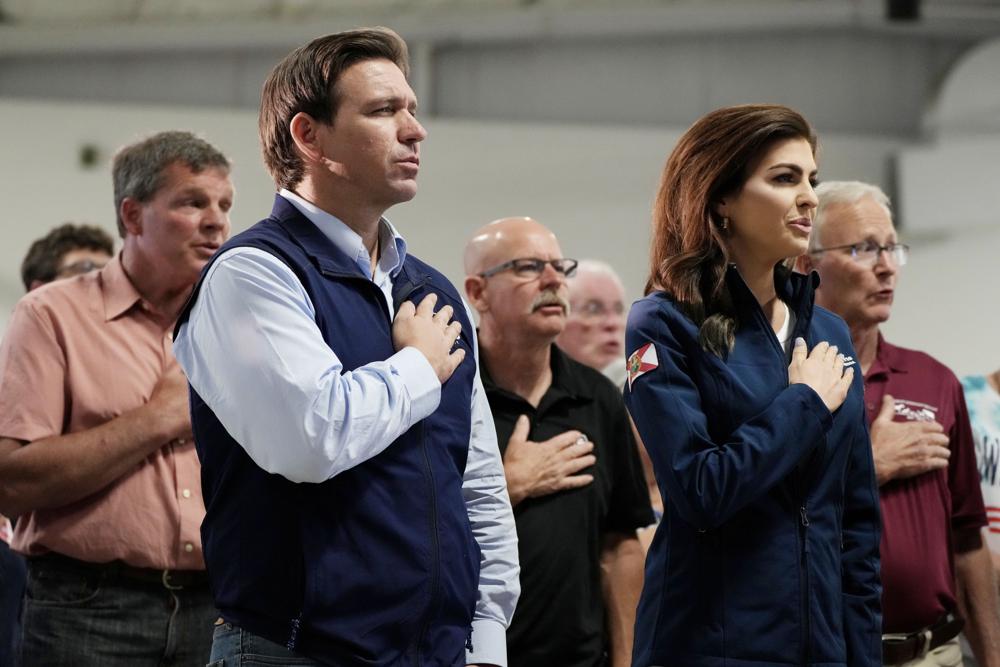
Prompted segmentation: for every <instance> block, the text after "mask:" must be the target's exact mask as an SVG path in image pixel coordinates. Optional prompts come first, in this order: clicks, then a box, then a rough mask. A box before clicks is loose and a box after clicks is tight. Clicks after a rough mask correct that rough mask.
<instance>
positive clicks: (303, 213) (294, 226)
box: [271, 190, 406, 278]
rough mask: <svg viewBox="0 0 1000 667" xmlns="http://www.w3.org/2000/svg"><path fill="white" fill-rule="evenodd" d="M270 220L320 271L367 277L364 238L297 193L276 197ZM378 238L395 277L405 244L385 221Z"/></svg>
mask: <svg viewBox="0 0 1000 667" xmlns="http://www.w3.org/2000/svg"><path fill="white" fill-rule="evenodd" d="M271 217H272V218H274V219H275V220H277V221H278V222H279V224H281V225H282V226H283V227H284V228H285V229H286V230H287V231H288V232H289V234H291V235H292V237H293V238H295V240H296V242H297V243H299V245H300V246H301V247H302V249H303V250H304V251H305V252H306V254H307V255H308V256H309V258H310V259H311V260H312V261H313V262H314V263H315V264H316V265H317V266H319V267H320V269H321V270H323V271H327V272H332V273H337V274H340V275H354V274H360V275H362V276H364V275H365V271H364V269H363V268H362V266H368V261H369V260H368V255H367V251H366V250H365V248H364V246H363V245H362V243H361V238H360V237H359V236H358V235H357V233H356V232H355V231H354V230H352V229H351V228H349V227H348V226H347V225H345V224H344V223H343V222H342V221H340V220H339V219H337V218H336V217H335V216H333V215H331V214H330V213H327V212H326V211H323V210H322V209H319V208H318V207H316V206H315V205H314V204H311V203H309V202H307V201H306V200H304V199H302V198H301V197H299V196H298V195H296V194H295V193H294V192H290V191H286V190H282V191H281V192H280V193H278V194H277V195H275V197H274V207H273V208H272V210H271ZM379 236H380V239H379V240H380V242H381V243H382V246H383V248H384V251H383V258H385V257H389V258H391V259H392V260H393V265H392V266H391V267H389V273H390V274H391V275H392V276H393V277H394V278H395V276H396V274H397V273H398V272H399V271H400V269H401V268H402V266H403V263H404V261H405V260H406V241H404V240H403V237H401V236H400V235H399V233H398V232H396V229H395V228H394V227H393V226H392V225H391V224H390V223H389V221H388V220H386V219H385V218H383V219H382V220H381V221H380V222H379ZM369 268H370V267H369Z"/></svg>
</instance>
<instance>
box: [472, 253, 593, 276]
mask: <svg viewBox="0 0 1000 667" xmlns="http://www.w3.org/2000/svg"><path fill="white" fill-rule="evenodd" d="M546 264H549V265H551V266H552V268H553V269H555V271H556V273H558V274H560V275H561V276H563V277H564V278H570V277H572V276H573V274H574V273H576V265H577V264H579V262H577V261H576V260H575V259H569V258H568V257H563V258H561V259H538V258H537V257H519V258H517V259H512V260H510V261H509V262H504V263H503V264H497V265H496V266H494V267H493V268H492V269H486V270H485V271H483V272H482V273H480V274H479V275H480V276H482V277H483V278H489V277H490V276H495V275H496V274H498V273H502V272H503V271H513V272H514V274H515V275H516V276H517V277H519V278H537V277H539V276H540V275H542V272H543V271H544V270H545V265H546Z"/></svg>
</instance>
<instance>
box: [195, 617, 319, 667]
mask: <svg viewBox="0 0 1000 667" xmlns="http://www.w3.org/2000/svg"><path fill="white" fill-rule="evenodd" d="M274 665H300V666H304V667H322V665H320V663H318V662H315V661H314V660H310V659H309V658H305V657H303V656H301V655H298V654H297V653H292V652H291V651H289V650H288V649H287V648H285V647H284V646H282V645H281V644H276V643H274V642H272V641H270V640H268V639H264V638H263V637H261V636H259V635H255V634H253V633H252V632H247V631H246V630H243V629H242V628H238V627H236V626H235V625H233V624H232V623H220V624H219V625H217V626H215V635H214V636H213V637H212V657H211V658H209V663H208V667H274Z"/></svg>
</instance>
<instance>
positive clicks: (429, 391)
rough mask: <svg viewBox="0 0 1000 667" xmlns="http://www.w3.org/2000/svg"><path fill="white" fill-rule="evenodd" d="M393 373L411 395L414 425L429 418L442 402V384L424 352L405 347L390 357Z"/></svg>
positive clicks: (411, 411)
mask: <svg viewBox="0 0 1000 667" xmlns="http://www.w3.org/2000/svg"><path fill="white" fill-rule="evenodd" d="M389 367H390V369H391V370H392V373H393V374H394V375H396V376H398V377H399V379H400V380H402V382H403V386H404V387H406V391H407V393H409V395H410V415H411V419H412V422H413V423H416V422H418V421H420V420H421V419H425V418H426V417H429V416H430V415H431V413H432V412H434V411H435V410H437V407H438V404H439V403H440V402H441V382H440V381H439V380H438V376H437V373H435V372H434V368H433V367H432V366H431V364H430V362H429V361H427V357H425V356H424V354H423V352H421V351H420V350H418V349H417V348H415V347H404V348H403V349H402V350H400V351H399V352H397V353H396V354H394V355H392V356H391V357H389Z"/></svg>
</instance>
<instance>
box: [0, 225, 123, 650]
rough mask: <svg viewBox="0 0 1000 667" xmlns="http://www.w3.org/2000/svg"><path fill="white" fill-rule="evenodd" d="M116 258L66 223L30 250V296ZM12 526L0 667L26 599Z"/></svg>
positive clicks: (25, 269)
mask: <svg viewBox="0 0 1000 667" xmlns="http://www.w3.org/2000/svg"><path fill="white" fill-rule="evenodd" d="M113 254H114V241H113V240H112V239H111V236H110V235H109V234H108V233H107V232H105V231H104V230H103V229H101V228H100V227H95V226H93V225H76V224H73V223H66V224H64V225H59V226H58V227H56V228H54V229H53V230H52V231H51V232H49V233H48V234H46V235H45V236H43V237H42V238H40V239H38V240H37V241H35V242H34V243H32V244H31V247H30V248H28V254H27V255H25V257H24V261H23V262H22V263H21V280H22V281H23V282H24V289H25V291H27V292H30V291H31V290H33V289H35V288H37V287H41V286H42V285H44V284H46V283H49V282H52V281H53V280H58V279H60V278H70V277H72V276H75V275H79V274H81V273H86V272H87V271H92V270H94V269H99V268H101V267H103V266H104V265H105V264H107V263H108V261H109V260H110V259H111V256H112V255H113ZM12 536H13V525H12V524H11V522H10V520H8V519H7V517H5V516H4V515H2V514H0V665H16V664H18V663H17V646H18V636H19V635H20V633H21V598H22V596H23V595H24V583H25V575H26V574H27V570H26V566H25V563H24V557H23V556H21V555H20V554H18V553H17V552H15V551H11V549H10V547H9V546H8V545H9V544H10V540H11V537H12Z"/></svg>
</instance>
